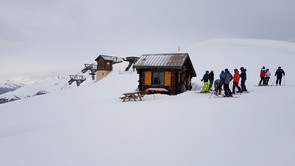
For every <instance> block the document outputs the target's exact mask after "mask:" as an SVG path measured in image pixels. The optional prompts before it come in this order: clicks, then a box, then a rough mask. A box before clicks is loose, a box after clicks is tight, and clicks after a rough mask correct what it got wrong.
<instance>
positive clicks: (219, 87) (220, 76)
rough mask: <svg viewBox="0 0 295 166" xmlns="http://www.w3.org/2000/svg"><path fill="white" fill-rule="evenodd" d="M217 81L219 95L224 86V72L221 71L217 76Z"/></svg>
mask: <svg viewBox="0 0 295 166" xmlns="http://www.w3.org/2000/svg"><path fill="white" fill-rule="evenodd" d="M219 79H220V81H219V84H218V87H217V89H219V90H220V91H219V94H221V90H222V86H223V85H224V81H225V72H224V70H222V71H221V72H220V74H219Z"/></svg>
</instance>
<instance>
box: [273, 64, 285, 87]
mask: <svg viewBox="0 0 295 166" xmlns="http://www.w3.org/2000/svg"><path fill="white" fill-rule="evenodd" d="M275 76H277V81H276V85H278V84H279V85H281V83H282V78H283V76H285V71H284V70H283V69H282V68H281V66H279V67H278V69H277V71H276V73H275Z"/></svg>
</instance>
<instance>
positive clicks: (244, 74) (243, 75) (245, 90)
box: [240, 67, 247, 92]
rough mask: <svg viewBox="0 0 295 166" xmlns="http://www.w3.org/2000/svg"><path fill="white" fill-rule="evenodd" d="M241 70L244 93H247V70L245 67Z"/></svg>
mask: <svg viewBox="0 0 295 166" xmlns="http://www.w3.org/2000/svg"><path fill="white" fill-rule="evenodd" d="M240 70H241V73H240V77H241V88H242V92H247V88H246V80H247V74H246V71H247V69H245V68H244V67H241V68H240Z"/></svg>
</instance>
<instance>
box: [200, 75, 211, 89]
mask: <svg viewBox="0 0 295 166" xmlns="http://www.w3.org/2000/svg"><path fill="white" fill-rule="evenodd" d="M208 80H209V71H206V73H205V74H204V76H203V78H202V79H201V81H204V86H203V88H202V91H201V93H207V92H208V89H209V83H208Z"/></svg>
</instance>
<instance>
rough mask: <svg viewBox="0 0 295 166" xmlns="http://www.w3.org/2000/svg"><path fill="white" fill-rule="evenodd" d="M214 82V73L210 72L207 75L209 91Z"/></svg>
mask: <svg viewBox="0 0 295 166" xmlns="http://www.w3.org/2000/svg"><path fill="white" fill-rule="evenodd" d="M213 82H214V71H213V70H211V72H210V73H209V90H210V91H212V89H211V87H212V85H213Z"/></svg>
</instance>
